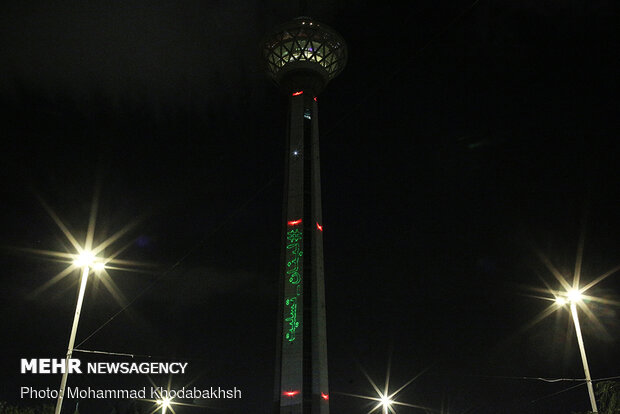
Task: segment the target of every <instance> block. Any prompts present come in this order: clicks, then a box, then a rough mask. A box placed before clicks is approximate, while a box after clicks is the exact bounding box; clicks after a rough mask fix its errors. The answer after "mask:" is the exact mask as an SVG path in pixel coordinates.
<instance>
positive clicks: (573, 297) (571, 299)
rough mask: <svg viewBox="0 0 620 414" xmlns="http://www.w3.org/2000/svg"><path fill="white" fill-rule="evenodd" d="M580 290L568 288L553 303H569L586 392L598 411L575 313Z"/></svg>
mask: <svg viewBox="0 0 620 414" xmlns="http://www.w3.org/2000/svg"><path fill="white" fill-rule="evenodd" d="M582 298H583V297H582V295H581V292H580V291H579V290H578V289H570V290H569V291H567V292H564V293H561V294H559V295H558V296H556V298H555V303H556V304H558V306H564V305H566V304H569V305H570V312H571V315H572V316H573V322H574V323H575V333H576V334H577V342H578V343H579V352H580V353H581V362H582V363H583V371H584V373H585V375H586V385H587V387H588V394H589V395H590V405H592V412H594V413H598V408H597V407H596V399H595V398H594V389H593V388H592V378H591V377H590V368H588V360H587V358H586V349H585V347H584V345H583V337H582V336H581V327H580V325H579V317H578V315H577V303H579V302H581V300H582Z"/></svg>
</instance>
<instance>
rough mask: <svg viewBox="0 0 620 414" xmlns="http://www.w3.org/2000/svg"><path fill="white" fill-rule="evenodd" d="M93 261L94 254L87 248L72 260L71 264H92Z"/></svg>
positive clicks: (79, 265)
mask: <svg viewBox="0 0 620 414" xmlns="http://www.w3.org/2000/svg"><path fill="white" fill-rule="evenodd" d="M94 261H95V255H94V254H93V253H92V252H90V251H88V250H84V251H83V252H81V253H80V254H79V255H78V256H77V257H76V258H75V259H74V260H73V264H74V265H76V266H78V267H84V266H92V264H93V262H94Z"/></svg>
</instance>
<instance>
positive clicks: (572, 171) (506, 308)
mask: <svg viewBox="0 0 620 414" xmlns="http://www.w3.org/2000/svg"><path fill="white" fill-rule="evenodd" d="M309 3H310V4H309V5H308V9H307V11H306V14H307V15H310V16H312V17H313V18H316V19H317V20H320V21H323V22H325V23H326V24H328V25H330V26H331V27H333V28H334V29H336V30H337V31H338V32H339V33H340V34H341V35H342V36H343V37H344V38H345V40H346V41H347V44H348V50H349V60H348V63H347V66H346V68H345V70H344V71H343V72H342V73H341V74H340V75H339V76H338V77H337V78H336V79H335V80H333V81H332V82H331V83H330V84H329V85H328V87H327V89H326V91H325V92H324V93H322V94H321V95H320V96H319V98H318V102H319V116H320V118H319V123H320V140H321V162H322V165H321V174H322V191H323V193H322V198H323V216H324V229H325V230H324V252H325V277H326V296H327V331H328V332H327V334H328V359H329V381H330V394H331V395H330V402H331V412H332V413H335V414H348V413H351V414H352V413H367V412H368V411H369V410H370V408H369V405H368V401H366V400H362V399H358V398H354V397H350V396H347V395H345V394H347V393H348V394H362V395H369V396H374V395H375V393H374V391H373V389H372V386H371V385H370V383H369V382H368V380H367V379H366V377H365V376H364V374H363V372H362V370H365V371H366V372H367V373H368V375H369V376H370V377H371V378H372V379H373V380H374V381H375V382H377V384H378V385H379V386H380V387H382V386H383V384H384V381H385V376H386V370H387V367H388V361H389V360H390V359H391V379H390V388H391V389H392V390H396V389H397V388H398V387H400V386H401V385H402V384H404V383H406V382H407V381H408V380H410V379H411V378H413V377H415V376H417V375H419V377H418V378H417V379H416V380H415V381H414V382H413V383H412V384H411V385H410V386H408V387H407V388H406V389H405V390H404V391H402V392H401V393H400V394H399V395H398V397H397V398H396V399H397V400H399V401H403V402H406V403H410V404H415V405H420V406H424V407H428V408H429V409H431V410H433V411H432V412H441V413H546V414H549V413H570V412H571V411H579V410H581V411H585V410H587V409H588V408H589V401H588V396H587V391H586V388H585V386H583V385H582V386H579V387H577V388H574V389H571V390H568V391H565V392H561V393H559V392H560V391H563V390H566V389H568V388H569V387H574V386H575V385H577V384H578V383H577V382H570V381H562V382H554V383H551V382H545V381H541V380H535V379H523V377H528V378H537V377H542V378H547V379H554V378H567V379H571V378H583V377H584V373H583V368H582V365H581V361H580V357H579V350H578V347H577V342H576V336H575V331H574V328H573V325H572V321H571V320H570V318H569V312H568V311H567V310H566V309H563V310H562V311H558V312H556V313H553V314H552V315H550V316H549V317H547V318H545V319H544V320H542V321H541V322H539V323H537V324H532V322H533V321H534V320H535V319H536V317H537V315H539V314H540V313H541V312H543V311H544V310H545V309H546V308H547V307H549V305H551V303H552V302H549V301H545V300H543V299H541V298H540V297H545V298H553V295H552V294H551V293H549V292H545V290H546V289H547V288H551V289H560V284H559V282H558V281H557V280H556V279H555V278H554V276H553V274H552V272H551V271H550V270H549V268H548V267H546V266H545V264H544V263H543V259H541V258H546V259H547V260H548V261H549V263H552V264H553V266H555V268H556V269H557V270H558V271H559V272H560V273H562V274H563V275H565V277H566V278H567V280H569V281H572V275H573V273H574V271H575V264H576V261H577V258H578V252H579V251H580V249H579V245H580V240H581V239H582V240H583V249H582V252H583V263H582V269H581V273H582V285H583V284H587V283H589V282H590V281H593V280H595V279H596V278H597V277H599V276H601V275H603V274H605V273H607V272H608V271H610V270H612V269H614V268H616V267H617V266H618V265H620V238H619V236H618V235H619V234H620V215H619V214H618V213H617V210H618V201H617V200H619V199H620V186H619V180H618V178H619V174H618V167H617V158H618V154H619V150H620V145H619V141H618V136H619V133H620V116H619V115H620V114H619V113H618V73H619V69H620V52H619V50H620V49H619V47H618V45H619V44H620V31H618V25H617V22H618V21H619V20H620V15H619V13H618V9H617V8H616V7H614V5H613V3H614V2H613V1H611V0H609V1H605V0H603V1H597V2H582V1H573V0H570V1H562V2H541V1H529V0H527V1H519V2H515V1H512V0H493V1H492V0H478V1H469V0H446V1H442V2H438V1H431V0H421V1H415V2H408V3H407V6H405V5H403V4H401V3H398V4H396V3H394V4H391V3H392V2H387V3H386V2H350V1H331V2H327V1H319V2H309ZM300 14H301V12H300V6H299V4H298V3H297V2H278V1H272V0H270V1H266V2H252V1H247V0H233V1H226V2H224V1H221V2H216V1H211V2H206V1H195V0H188V1H183V2H181V1H159V0H153V1H145V0H130V1H106V2H90V1H83V2H70V1H55V2H43V1H33V2H27V3H25V2H13V3H11V4H4V5H3V6H2V7H1V13H0V30H1V34H0V61H1V62H2V65H1V66H0V104H1V105H2V108H1V109H2V111H1V113H2V117H3V119H2V123H1V125H2V128H0V133H1V136H2V144H1V151H0V153H1V156H2V203H1V205H2V214H1V219H2V223H1V225H0V227H1V229H2V230H1V232H0V244H1V245H2V248H3V250H2V255H1V257H2V271H1V273H0V274H1V277H2V299H1V301H0V306H1V308H0V309H1V312H2V318H1V320H2V322H1V331H0V332H2V334H1V336H2V340H1V342H0V343H1V344H2V357H1V358H0V372H2V374H3V375H2V377H1V379H0V400H5V401H9V402H10V403H13V404H20V405H24V406H27V405H30V404H40V403H54V401H52V400H41V401H29V400H20V398H19V387H21V386H33V387H39V388H45V387H50V388H57V387H58V385H59V383H60V375H20V374H19V361H20V358H35V357H38V358H62V357H64V354H65V352H66V346H67V341H68V336H69V332H70V327H71V321H72V318H73V312H74V308H75V301H76V297H77V289H78V280H79V277H78V276H79V275H78V273H77V271H76V272H73V273H72V274H71V275H70V276H69V277H66V278H64V279H62V280H61V281H60V282H58V283H56V284H54V285H52V286H51V287H49V288H48V289H46V290H44V291H43V292H40V289H39V288H40V287H41V286H43V285H44V284H45V283H46V282H48V281H49V280H50V279H52V278H53V277H54V275H56V274H58V273H59V272H61V271H62V270H63V269H64V268H65V267H66V264H64V263H59V262H57V261H51V260H46V259H45V258H43V257H42V256H40V255H34V254H32V253H29V252H27V251H26V250H24V249H40V250H52V251H61V252H67V251H69V252H72V250H71V246H70V244H69V242H68V241H67V239H66V238H65V237H64V235H63V233H62V231H61V230H60V229H59V227H58V226H57V225H56V224H55V222H54V220H53V219H52V218H51V217H50V214H49V213H48V211H47V210H46V207H45V206H48V207H49V209H50V210H52V211H53V212H54V213H55V214H57V215H58V217H59V218H60V219H61V220H62V222H63V223H64V224H65V225H66V226H67V228H68V229H69V230H70V231H71V233H72V234H74V235H75V236H76V238H77V239H78V240H79V241H80V242H83V240H84V238H85V234H86V228H87V226H88V221H89V215H90V212H91V209H92V206H93V199H94V196H95V194H98V202H97V203H96V205H97V206H98V211H97V222H96V233H95V239H96V241H99V242H101V241H103V240H105V239H106V238H108V237H109V236H111V235H113V234H114V233H116V232H117V231H119V230H121V229H123V228H124V227H126V226H128V225H133V226H132V227H131V228H129V230H128V231H127V232H126V233H125V234H124V235H123V237H121V238H120V239H119V240H118V241H117V242H116V243H114V244H113V245H112V246H111V247H110V248H108V249H106V253H108V254H110V253H113V252H115V251H117V250H119V249H123V251H122V253H121V254H120V255H119V256H118V259H123V260H128V261H137V262H140V263H142V264H145V265H141V266H122V267H124V268H131V269H132V270H139V271H124V270H116V269H110V270H109V275H110V277H111V279H112V280H113V281H114V283H115V284H116V286H117V288H118V291H119V292H120V293H121V294H122V295H123V296H124V298H125V302H124V303H125V304H127V303H130V306H128V307H127V308H126V310H125V311H123V312H121V313H118V311H119V310H121V309H122V308H123V305H122V304H119V301H117V300H116V299H115V297H114V295H112V294H111V293H110V292H109V290H108V289H106V287H105V286H104V284H103V283H102V282H101V281H98V280H97V279H96V278H92V280H90V281H89V286H88V288H87V292H86V297H85V300H84V308H83V313H82V318H81V321H80V326H79V330H78V335H77V343H80V342H82V341H83V340H84V339H86V338H87V337H88V336H89V335H90V334H92V333H93V332H95V330H97V329H99V328H101V329H99V330H98V331H97V332H96V333H95V334H94V335H92V336H91V337H90V338H88V339H87V341H86V342H84V343H83V344H82V345H79V346H78V347H79V348H80V349H85V350H101V351H107V352H116V353H130V354H136V355H148V356H152V358H150V359H148V358H146V357H142V356H136V357H135V358H134V359H130V358H127V357H123V356H94V355H92V354H83V353H76V354H74V355H75V356H76V357H78V358H81V359H82V360H83V361H89V360H98V361H118V362H120V361H135V362H141V361H152V360H153V361H171V360H172V361H176V360H183V361H186V360H187V361H189V363H190V365H189V367H190V374H188V375H185V376H174V377H173V378H172V385H173V387H181V386H183V385H188V384H190V383H191V384H192V385H197V386H200V387H208V386H216V387H217V386H221V387H233V386H237V387H238V388H240V389H241V390H242V392H243V398H242V399H241V400H239V401H219V402H214V403H210V404H209V407H211V408H217V409H218V410H217V411H214V410H205V409H204V408H202V409H201V408H192V407H178V408H176V412H177V413H178V414H184V413H189V414H191V413H194V412H222V413H244V414H245V413H265V414H267V413H270V412H271V404H272V398H273V375H274V363H275V345H276V322H277V318H278V316H277V304H278V300H279V299H278V288H277V286H278V285H277V281H278V277H279V273H280V272H279V260H280V235H281V228H280V226H281V220H282V217H281V214H282V210H281V209H282V189H283V172H284V171H283V170H284V157H285V154H284V144H285V133H286V132H285V129H286V119H285V117H286V97H283V96H282V95H281V94H280V93H279V91H278V89H277V87H276V86H275V85H274V84H273V83H272V82H271V81H270V80H269V79H268V78H267V76H266V75H265V74H264V72H263V70H262V68H261V65H260V61H259V44H260V40H261V39H262V38H263V36H265V35H266V34H267V33H268V32H269V31H270V30H271V29H272V28H273V27H274V26H276V25H278V24H280V23H283V22H285V21H287V20H289V19H292V18H293V17H296V16H298V15H300ZM618 277H619V276H618V273H613V274H611V275H610V276H609V277H607V278H605V279H604V280H602V281H601V282H600V283H598V284H596V285H595V286H594V287H592V289H590V290H589V291H588V294H590V295H592V296H596V297H598V298H604V299H607V303H600V302H589V303H588V304H587V305H588V309H590V310H591V312H592V315H594V316H595V317H596V321H592V320H591V319H590V318H588V316H587V315H586V313H585V312H581V313H580V318H581V323H582V332H583V336H584V341H585V345H586V350H587V353H588V361H589V364H590V370H591V373H592V377H593V378H594V379H602V378H608V377H615V376H618V375H620V370H619V368H618V367H620V352H618V349H620V316H619V311H620V307H619V306H618V305H619V304H620V302H619V301H620V295H619V294H620V287H619V283H618ZM114 315H116V316H114ZM113 316H114V318H113V319H112V320H111V321H110V318H111V317H113ZM597 321H598V322H597ZM106 322H109V323H107V324H106V325H105V326H103V327H101V326H102V325H103V324H105V323H106ZM152 380H153V381H154V382H156V383H157V385H162V386H165V385H166V383H167V381H168V378H167V377H165V376H162V377H153V378H152ZM69 385H70V386H78V385H79V386H81V387H87V386H92V387H106V386H107V387H116V388H119V387H129V386H145V385H149V380H148V379H147V378H146V377H145V376H140V375H136V376H107V377H104V376H87V375H81V376H70V377H69ZM115 403H116V402H114V401H109V400H106V401H96V400H85V401H81V402H80V406H79V407H80V412H82V413H83V414H84V413H87V414H90V413H94V414H98V413H102V414H108V413H109V412H110V411H111V410H112V408H113V406H114V404H115ZM120 405H122V404H120ZM147 405H148V404H147ZM147 405H145V407H146V406H147ZM74 407H75V401H70V402H68V403H67V404H66V407H65V408H66V409H67V412H73V409H74ZM397 412H398V413H399V414H400V413H402V414H406V413H417V412H424V411H421V410H417V409H414V408H408V407H397Z"/></svg>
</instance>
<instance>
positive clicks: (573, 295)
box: [566, 289, 582, 303]
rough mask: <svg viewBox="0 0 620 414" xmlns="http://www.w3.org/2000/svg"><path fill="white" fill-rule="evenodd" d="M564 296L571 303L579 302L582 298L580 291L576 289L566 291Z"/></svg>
mask: <svg viewBox="0 0 620 414" xmlns="http://www.w3.org/2000/svg"><path fill="white" fill-rule="evenodd" d="M566 297H567V299H568V301H569V302H571V303H576V302H579V301H581V299H582V296H581V292H580V291H579V290H577V289H571V290H569V291H568V292H566Z"/></svg>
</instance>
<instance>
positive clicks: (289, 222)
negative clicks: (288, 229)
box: [286, 219, 301, 226]
mask: <svg viewBox="0 0 620 414" xmlns="http://www.w3.org/2000/svg"><path fill="white" fill-rule="evenodd" d="M286 224H288V225H289V226H296V225H298V224H301V219H299V220H291V221H287V222H286Z"/></svg>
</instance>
